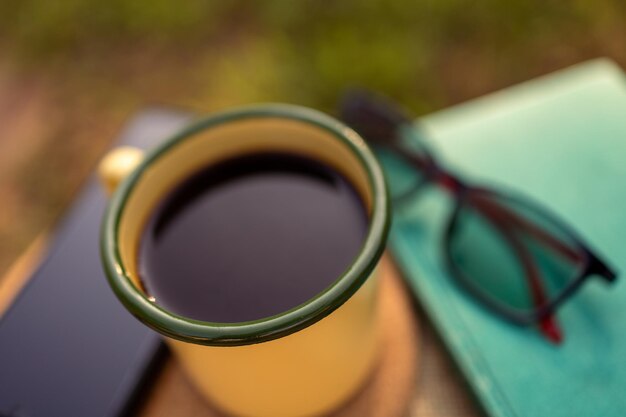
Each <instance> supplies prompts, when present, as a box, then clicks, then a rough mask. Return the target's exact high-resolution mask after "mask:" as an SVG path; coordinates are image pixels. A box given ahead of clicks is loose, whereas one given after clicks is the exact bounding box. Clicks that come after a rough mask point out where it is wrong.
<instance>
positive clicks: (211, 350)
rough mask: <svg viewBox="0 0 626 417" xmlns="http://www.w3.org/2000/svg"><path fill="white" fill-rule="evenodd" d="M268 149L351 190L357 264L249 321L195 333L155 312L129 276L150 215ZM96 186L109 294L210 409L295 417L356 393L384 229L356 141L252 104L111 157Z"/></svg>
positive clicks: (330, 126) (311, 120)
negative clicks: (334, 174)
mask: <svg viewBox="0 0 626 417" xmlns="http://www.w3.org/2000/svg"><path fill="white" fill-rule="evenodd" d="M268 150H271V151H285V152H291V153H294V154H299V155H305V156H307V157H309V158H313V159H316V160H319V161H321V162H324V163H326V164H327V165H328V166H330V167H332V168H333V169H335V170H337V171H338V172H340V173H341V174H343V175H344V176H345V177H346V178H347V179H348V180H349V181H350V182H351V183H352V184H353V185H354V187H355V189H356V190H357V191H358V192H359V193H360V195H361V197H362V199H363V201H364V202H365V205H366V209H367V212H368V216H369V226H368V232H367V236H366V238H365V241H364V243H363V245H362V247H361V250H360V253H359V254H358V256H357V257H356V259H354V260H353V262H352V264H351V265H347V268H346V270H345V272H344V273H343V275H341V276H339V277H337V279H336V280H335V281H334V282H333V283H332V284H331V285H330V286H329V287H328V288H326V289H325V290H324V291H323V292H322V293H320V294H318V295H316V296H315V297H313V298H311V299H310V300H308V301H307V302H305V303H303V304H301V305H299V306H297V307H295V308H293V309H291V310H289V311H285V312H283V313H281V314H278V315H275V316H271V317H267V318H263V319H260V320H256V321H250V322H244V323H212V322H203V321H198V320H193V319H190V318H186V317H182V316H180V315H177V314H175V313H172V312H170V311H167V310H165V309H163V308H162V307H160V306H159V305H158V304H157V303H155V302H154V299H151V298H150V297H149V296H148V295H147V294H146V293H145V292H144V291H143V290H142V285H141V281H140V279H139V276H138V273H137V252H138V247H139V241H140V238H141V235H142V230H143V228H144V227H145V224H146V221H147V219H148V217H149V216H150V214H151V210H152V209H153V208H154V207H155V206H156V205H157V203H158V202H159V201H160V199H162V198H163V197H164V196H165V195H166V194H168V192H169V191H171V190H172V189H173V188H175V187H176V185H177V184H179V183H181V182H182V181H184V180H185V179H186V178H188V177H189V176H191V175H192V174H193V173H195V172H197V171H198V170H200V169H202V168H203V167H206V166H208V165H210V164H214V163H216V162H218V161H221V160H224V159H227V158H231V157H234V156H240V155H244V154H248V153H255V152H261V151H268ZM100 176H101V178H102V180H103V182H104V185H105V187H106V188H107V190H109V192H110V193H111V200H110V202H109V205H108V208H107V212H106V214H105V217H104V221H103V227H102V236H101V253H102V263H103V266H104V269H105V271H106V275H107V278H108V280H109V283H110V285H111V287H112V289H113V291H114V292H115V294H116V295H117V297H118V298H119V299H120V301H121V302H122V303H123V304H124V306H125V307H126V308H127V309H128V310H129V311H130V312H131V313H132V314H133V315H135V316H136V317H137V318H138V319H139V320H141V321H142V322H143V323H145V324H146V325H148V326H150V327H151V328H153V329H154V330H156V331H158V332H160V333H161V334H163V335H164V336H165V341H166V342H167V344H168V345H169V347H170V348H171V350H172V351H173V352H174V354H175V356H176V358H177V359H178V361H179V362H180V364H181V365H182V367H183V369H184V371H185V373H186V374H187V376H188V378H189V379H190V380H191V381H192V382H193V383H194V384H195V386H196V387H197V389H198V390H199V391H200V392H201V393H202V394H203V395H205V396H206V397H207V398H208V399H209V400H210V401H211V402H212V403H214V404H215V405H216V406H217V407H219V408H221V409H222V410H224V411H227V412H229V413H232V414H235V415H239V416H245V417H305V416H314V415H319V414H323V413H325V412H328V411H331V410H332V409H334V408H336V407H337V406H338V405H340V404H341V403H343V402H344V401H345V400H346V399H347V398H348V397H349V396H350V395H352V394H354V393H355V392H356V391H357V389H358V388H359V387H360V385H361V384H362V383H363V382H364V381H365V379H366V377H367V375H368V373H369V371H370V370H371V369H372V367H373V364H374V363H375V360H376V356H377V347H378V341H379V340H378V325H379V324H378V313H377V302H376V301H377V300H376V294H377V284H376V279H375V270H376V266H377V264H378V261H379V259H380V257H381V255H382V252H383V250H384V248H385V243H386V239H387V232H388V228H389V218H390V210H389V205H388V204H389V198H388V195H387V188H386V185H385V181H384V177H383V173H382V170H381V168H380V166H379V165H378V163H377V161H376V159H375V157H374V156H373V154H372V152H371V151H370V150H369V149H368V147H367V146H366V144H365V142H364V141H363V140H362V139H361V138H360V137H359V136H358V134H357V133H355V132H354V131H353V130H351V129H350V128H348V127H347V126H345V125H343V124H341V123H339V122H338V121H336V120H334V119H332V118H330V117H328V116H325V115H324V114H322V113H319V112H317V111H314V110H310V109H306V108H302V107H297V106H290V105H276V104H268V105H259V106H254V107H248V108H243V109H239V110H234V111H229V112H225V113H221V114H218V115H215V116H212V117H209V118H207V119H204V120H200V121H198V122H196V123H195V124H193V125H192V126H191V127H190V128H187V129H186V130H184V131H183V132H181V133H180V134H178V135H176V136H175V137H172V138H171V139H170V140H168V141H166V142H165V143H164V144H163V145H162V146H160V147H158V148H157V149H154V150H152V151H150V152H148V153H146V154H144V153H143V152H142V151H140V150H137V149H134V148H121V149H117V150H114V151H112V152H111V153H110V154H109V155H107V156H106V157H105V158H104V159H103V161H102V163H101V165H100Z"/></svg>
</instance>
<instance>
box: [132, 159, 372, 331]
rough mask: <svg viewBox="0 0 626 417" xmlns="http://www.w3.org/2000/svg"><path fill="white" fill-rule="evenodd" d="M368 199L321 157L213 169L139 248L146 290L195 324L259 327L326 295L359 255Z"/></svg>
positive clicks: (160, 216) (178, 198) (170, 201)
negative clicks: (257, 323)
mask: <svg viewBox="0 0 626 417" xmlns="http://www.w3.org/2000/svg"><path fill="white" fill-rule="evenodd" d="M367 222H368V220H367V214H366V212H365V208H364V205H363V202H362V200H361V198H360V197H359V196H358V194H357V192H356V191H355V189H354V188H353V187H352V185H351V184H350V183H349V182H348V181H347V180H346V179H345V178H343V176H341V175H340V174H338V173H337V172H336V171H334V170H332V169H331V168H329V167H327V166H326V165H323V164H321V163H319V162H316V161H314V160H312V159H308V158H304V157H300V156H295V155H291V154H287V153H259V154H254V155H249V156H242V157H238V158H234V159H230V160H227V161H224V162H221V163H218V164H216V165H214V166H211V167H209V168H207V169H205V170H203V171H201V172H199V173H197V174H196V175H194V176H192V177H191V178H189V179H188V180H187V181H185V182H184V183H182V184H181V185H180V186H178V187H177V188H176V189H175V190H174V191H173V192H172V193H170V194H169V195H168V196H167V197H166V198H165V199H164V200H163V201H162V202H161V203H160V204H159V205H158V207H156V209H155V211H154V213H153V215H152V217H151V219H150V220H149V222H148V224H147V226H146V228H145V231H144V233H143V237H142V240H141V246H140V250H139V273H140V276H141V278H142V281H143V284H144V286H145V290H146V291H147V293H148V294H150V295H151V296H152V297H154V298H155V300H156V303H157V304H159V305H160V306H162V307H164V308H166V309H168V310H170V311H172V312H174V313H177V314H180V315H182V316H185V317H189V318H193V319H198V320H204V321H213V322H223V323H231V322H239V321H248V320H255V319H259V318H263V317H267V316H271V315H274V314H278V313H281V312H284V311H287V310H289V309H290V308H293V307H295V306H297V305H298V304H301V303H303V302H305V301H306V300H308V299H310V298H312V297H314V296H315V295H316V294H319V293H320V292H321V291H323V290H324V289H325V288H326V287H328V286H329V285H330V284H331V283H332V282H333V281H334V280H336V279H337V278H338V277H339V276H340V275H341V274H342V273H343V272H344V271H345V270H346V268H347V267H348V266H349V265H350V264H351V263H352V261H353V260H354V258H355V257H356V256H357V254H358V252H359V249H360V247H361V244H362V243H363V239H364V237H365V234H366V231H367Z"/></svg>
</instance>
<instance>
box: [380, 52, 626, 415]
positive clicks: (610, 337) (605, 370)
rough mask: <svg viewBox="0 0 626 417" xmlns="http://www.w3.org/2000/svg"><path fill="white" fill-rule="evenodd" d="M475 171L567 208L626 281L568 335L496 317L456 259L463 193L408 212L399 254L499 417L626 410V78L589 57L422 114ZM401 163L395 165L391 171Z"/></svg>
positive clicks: (596, 299) (601, 297)
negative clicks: (462, 276)
mask: <svg viewBox="0 0 626 417" xmlns="http://www.w3.org/2000/svg"><path fill="white" fill-rule="evenodd" d="M420 123H421V126H422V127H423V128H424V132H425V134H426V137H427V138H428V140H429V142H430V144H431V145H432V147H433V148H434V150H435V152H436V153H437V155H438V157H440V159H441V160H442V161H443V162H444V163H445V164H446V165H447V166H449V167H450V168H451V169H452V170H454V171H455V172H457V173H460V174H462V175H465V176H466V178H468V179H471V180H473V181H477V182H483V183H486V184H489V185H491V186H495V187H503V188H504V189H508V188H510V189H512V190H515V191H517V192H520V193H521V194H525V195H528V196H529V197H531V198H534V199H536V200H537V201H538V202H540V203H542V205H543V206H545V207H547V208H548V209H551V210H552V211H554V212H556V213H558V214H559V215H560V216H561V217H563V218H564V219H565V220H566V221H567V222H569V223H571V224H572V225H574V228H575V229H576V230H577V231H578V232H579V233H580V234H582V235H583V236H584V237H585V238H586V241H587V242H588V243H590V246H591V247H592V248H594V249H596V251H597V252H598V253H599V254H601V255H602V256H604V257H605V258H606V259H608V260H609V263H610V264H611V265H612V266H613V267H614V268H615V269H616V270H617V272H618V273H619V274H620V275H622V276H620V278H619V279H618V280H617V282H616V283H615V284H613V285H607V284H605V283H604V282H603V281H601V280H599V279H591V280H589V281H588V282H587V283H586V284H585V285H584V286H583V287H582V289H581V290H580V291H579V292H578V293H577V294H576V295H575V296H574V297H573V298H572V299H570V300H569V301H568V302H567V303H566V304H565V305H564V306H563V307H562V308H561V309H560V310H559V312H558V314H557V317H558V322H559V324H560V326H561V328H562V329H563V332H564V335H565V340H564V342H563V343H562V345H560V346H555V345H552V344H550V343H548V342H546V341H545V340H544V339H543V338H542V337H541V335H540V334H539V332H538V331H536V330H534V329H533V328H532V327H531V328H520V327H517V326H514V325H511V324H508V323H507V322H504V321H503V320H501V319H499V318H497V317H496V316H494V315H492V313H490V312H487V311H486V310H485V309H484V308H483V307H481V306H480V305H479V304H477V303H476V302H475V301H474V300H473V299H471V298H470V297H468V296H467V295H466V294H465V293H463V292H462V291H461V290H460V289H459V288H458V287H457V286H456V285H455V284H454V283H453V281H451V279H450V278H449V277H448V276H447V274H446V272H445V271H444V269H443V267H442V262H441V254H440V250H439V249H440V244H441V241H440V239H441V233H442V228H443V226H444V224H443V222H444V220H445V219H446V218H447V216H448V215H449V211H450V208H451V206H450V201H449V200H448V199H447V198H446V197H445V196H444V194H442V193H441V192H440V191H437V190H434V189H432V190H429V191H427V192H425V193H424V194H422V195H420V197H419V199H418V200H416V201H415V202H411V203H410V204H409V205H408V206H404V207H402V210H399V211H397V212H396V213H395V218H394V225H393V228H392V234H391V238H390V247H391V250H392V253H393V255H394V257H395V259H396V261H397V263H398V264H399V266H400V267H401V268H402V269H403V271H404V274H405V276H406V279H407V281H408V282H409V284H410V286H411V287H412V289H413V290H414V292H415V294H416V296H417V297H418V298H419V300H420V302H421V304H422V305H423V306H424V309H425V310H426V312H427V314H428V315H429V317H430V319H431V320H432V322H433V323H434V325H435V327H436V328H437V330H438V332H439V333H440V335H441V336H442V339H443V340H444V343H445V344H446V346H447V347H448V349H449V351H450V352H451V354H452V356H453V358H454V360H455V361H456V363H457V364H458V366H459V368H460V369H461V371H462V373H463V374H464V376H465V378H466V379H467V381H468V383H469V386H470V387H471V389H472V390H473V391H474V393H475V394H476V396H477V398H478V399H479V401H480V402H481V404H482V405H483V407H484V410H485V412H486V414H488V415H491V416H498V417H513V416H518V417H531V416H532V417H542V416H554V417H558V416H563V417H573V416H623V415H626V276H623V275H626V83H625V82H624V76H623V73H622V72H621V70H620V69H619V68H618V67H617V66H616V65H614V64H613V63H611V62H610V61H607V60H596V61H591V62H588V63H584V64H581V65H578V66H575V67H572V68H570V69H567V70H563V71H560V72H557V73H555V74H552V75H548V76H545V77H543V78H540V79H537V80H533V81H530V82H527V83H525V84H522V85H519V86H516V87H513V88H509V89H507V90H505V91H502V92H498V93H495V94H492V95H489V96H487V97H484V98H481V99H478V100H474V101H472V102H469V103H466V104H462V105H459V106H456V107H453V108H450V109H448V110H444V111H441V112H438V113H435V114H432V115H429V116H427V117H424V118H423V119H421V120H420ZM386 169H394V166H386Z"/></svg>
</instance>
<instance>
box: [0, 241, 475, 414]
mask: <svg viewBox="0 0 626 417" xmlns="http://www.w3.org/2000/svg"><path fill="white" fill-rule="evenodd" d="M43 253H45V239H44V238H39V239H37V240H36V241H35V242H34V243H33V244H32V245H31V246H30V248H29V249H28V250H27V251H26V252H25V253H24V254H23V255H22V256H21V257H20V258H19V259H18V260H17V261H16V262H15V263H14V264H13V266H12V267H11V268H10V269H9V271H8V272H7V274H6V275H5V276H4V277H3V279H2V280H1V281H0V282H1V283H2V285H1V286H0V318H1V316H2V313H3V311H5V310H6V308H7V307H8V306H9V305H10V302H11V300H12V299H14V297H15V296H16V295H17V294H18V293H19V291H20V289H21V288H22V287H23V285H24V284H25V283H26V282H27V280H28V277H29V276H30V273H31V272H32V271H33V270H34V269H35V268H36V266H37V265H38V262H39V259H40V258H41V256H42V254H43ZM380 297H381V299H380V302H381V309H382V321H383V323H384V325H383V337H382V338H383V341H382V349H381V357H380V360H379V364H378V366H377V367H376V369H375V370H374V371H373V372H372V375H371V376H370V378H369V379H368V381H367V382H366V383H365V385H364V387H363V388H362V389H361V390H360V391H359V392H358V393H357V394H356V395H355V396H354V397H353V398H352V399H350V400H349V401H348V402H347V403H346V404H345V405H344V406H343V407H342V408H341V409H339V410H337V411H336V412H334V413H333V414H332V416H336V417H357V416H358V417H383V416H384V417H401V416H410V417H442V416H446V417H447V416H464V417H472V416H478V415H480V413H479V411H478V410H479V409H478V407H477V406H476V405H475V403H474V402H473V400H472V398H471V397H470V395H469V394H468V392H467V391H466V389H465V387H464V386H463V383H462V381H461V379H460V377H459V375H458V373H457V371H456V369H455V368H454V367H453V365H452V364H451V362H450V360H449V358H448V357H447V355H446V354H445V351H444V349H443V347H442V346H441V343H440V342H439V341H438V339H437V338H436V336H435V334H434V332H433V330H432V328H431V327H430V325H429V324H428V322H427V320H426V319H425V318H424V317H423V314H422V313H421V312H420V311H419V309H418V308H415V306H414V305H413V302H412V299H411V298H410V297H409V293H408V292H407V291H406V290H405V288H404V285H403V283H402V282H401V278H400V275H399V273H398V271H397V269H396V268H395V267H394V266H393V264H392V262H391V261H390V259H389V258H388V257H385V258H384V260H383V263H382V279H381V291H380ZM136 414H137V415H138V417H170V416H176V417H187V416H196V417H220V416H224V414H222V413H220V412H219V411H217V410H216V409H214V408H213V407H212V406H211V404H209V403H208V402H206V401H205V400H204V399H203V398H202V397H200V395H199V394H198V393H197V392H196V391H195V390H194V389H193V387H192V386H191V384H190V383H189V382H188V381H187V379H186V378H185V376H184V374H183V372H182V370H181V369H180V367H179V366H178V364H177V363H176V361H175V359H174V358H172V357H168V358H167V359H166V360H165V363H164V365H163V368H162V369H161V370H160V371H159V372H158V373H157V374H156V375H155V377H154V380H153V381H151V387H150V388H149V389H148V390H146V393H145V397H144V398H143V399H142V401H141V403H140V405H139V407H138V408H137V413H136Z"/></svg>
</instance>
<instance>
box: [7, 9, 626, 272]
mask: <svg viewBox="0 0 626 417" xmlns="http://www.w3.org/2000/svg"><path fill="white" fill-rule="evenodd" d="M625 23H626V2H624V1H623V0H572V1H559V0H541V1H539V0H507V1H499V0H475V1H462V0H422V1H419V2H416V1H410V0H399V1H382V0H370V1H363V0H361V1H355V0H346V1H341V2H320V1H312V0H305V1H298V2H288V1H272V0H266V1H263V2H251V1H245V0H231V1H228V2H217V1H202V0H187V1H180V0H178V1H175V0H109V1H107V2H100V1H96V0H59V1H46V0H21V1H19V2H18V1H14V0H7V1H3V2H0V196H1V197H2V210H1V211H0V271H3V270H4V269H5V268H6V267H7V266H8V265H9V263H10V262H11V261H12V260H13V259H14V258H15V256H16V255H17V254H19V252H20V251H22V250H23V249H24V248H25V246H26V245H27V244H28V242H30V241H31V240H32V239H33V238H34V237H35V236H36V235H37V234H38V233H40V232H41V231H42V230H43V229H44V228H46V227H48V226H50V225H51V224H52V223H53V222H54V220H55V219H57V218H58V217H59V216H60V214H61V213H62V211H63V209H64V208H65V207H66V206H67V204H68V203H69V202H70V201H71V198H72V197H73V195H74V194H75V192H76V190H77V189H78V187H79V186H80V184H81V183H82V182H83V181H84V179H85V178H86V176H87V175H88V174H89V173H90V171H91V170H92V169H93V167H94V166H95V164H96V163H97V160H98V158H99V157H100V156H101V155H102V154H103V152H104V151H105V149H106V148H107V146H108V145H109V144H110V142H111V140H112V139H114V138H115V134H116V132H117V131H118V130H119V129H120V128H121V126H122V125H123V123H124V121H125V120H126V119H127V118H128V117H129V116H130V115H131V114H132V113H133V112H134V111H135V110H137V109H139V108H140V107H142V106H144V105H146V104H167V105H174V106H180V107H183V108H187V109H190V110H194V111H200V112H210V111H213V110H216V109H221V108H224V107H227V106H233V105H238V104H242V103H249V102H257V101H283V102H292V103H298V104H302V105H307V106H312V107H316V108H319V109H322V110H324V111H327V112H331V113H332V112H333V110H334V108H335V105H336V102H337V100H338V98H339V97H340V95H341V93H342V91H343V90H344V89H345V88H347V87H350V86H354V85H359V86H367V87H370V88H373V89H377V90H380V91H382V92H385V93H386V94H388V95H390V96H391V97H394V98H396V99H397V100H399V101H400V102H402V103H404V104H406V105H407V106H408V107H410V108H411V109H413V110H414V111H415V114H416V115H420V114H425V113H428V112H431V111H434V110H437V109H440V108H443V107H446V106H448V105H451V104H454V103H458V102H461V101H464V100H467V99H470V98H473V97H476V96H479V95H482V94H485V93H488V92H490V91H494V90H497V89H500V88H503V87H506V86H509V85H512V84H515V83H518V82H520V81H524V80H527V79H530V78H533V77H535V76H538V75H541V74H544V73H546V72H550V71H552V70H555V69H558V68H562V67H565V66H567V65H570V64H573V63H576V62H580V61H582V60H585V59H588V58H593V57H596V56H608V57H610V58H612V59H614V60H616V61H617V62H618V63H620V64H621V65H622V66H624V65H626V25H625Z"/></svg>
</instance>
